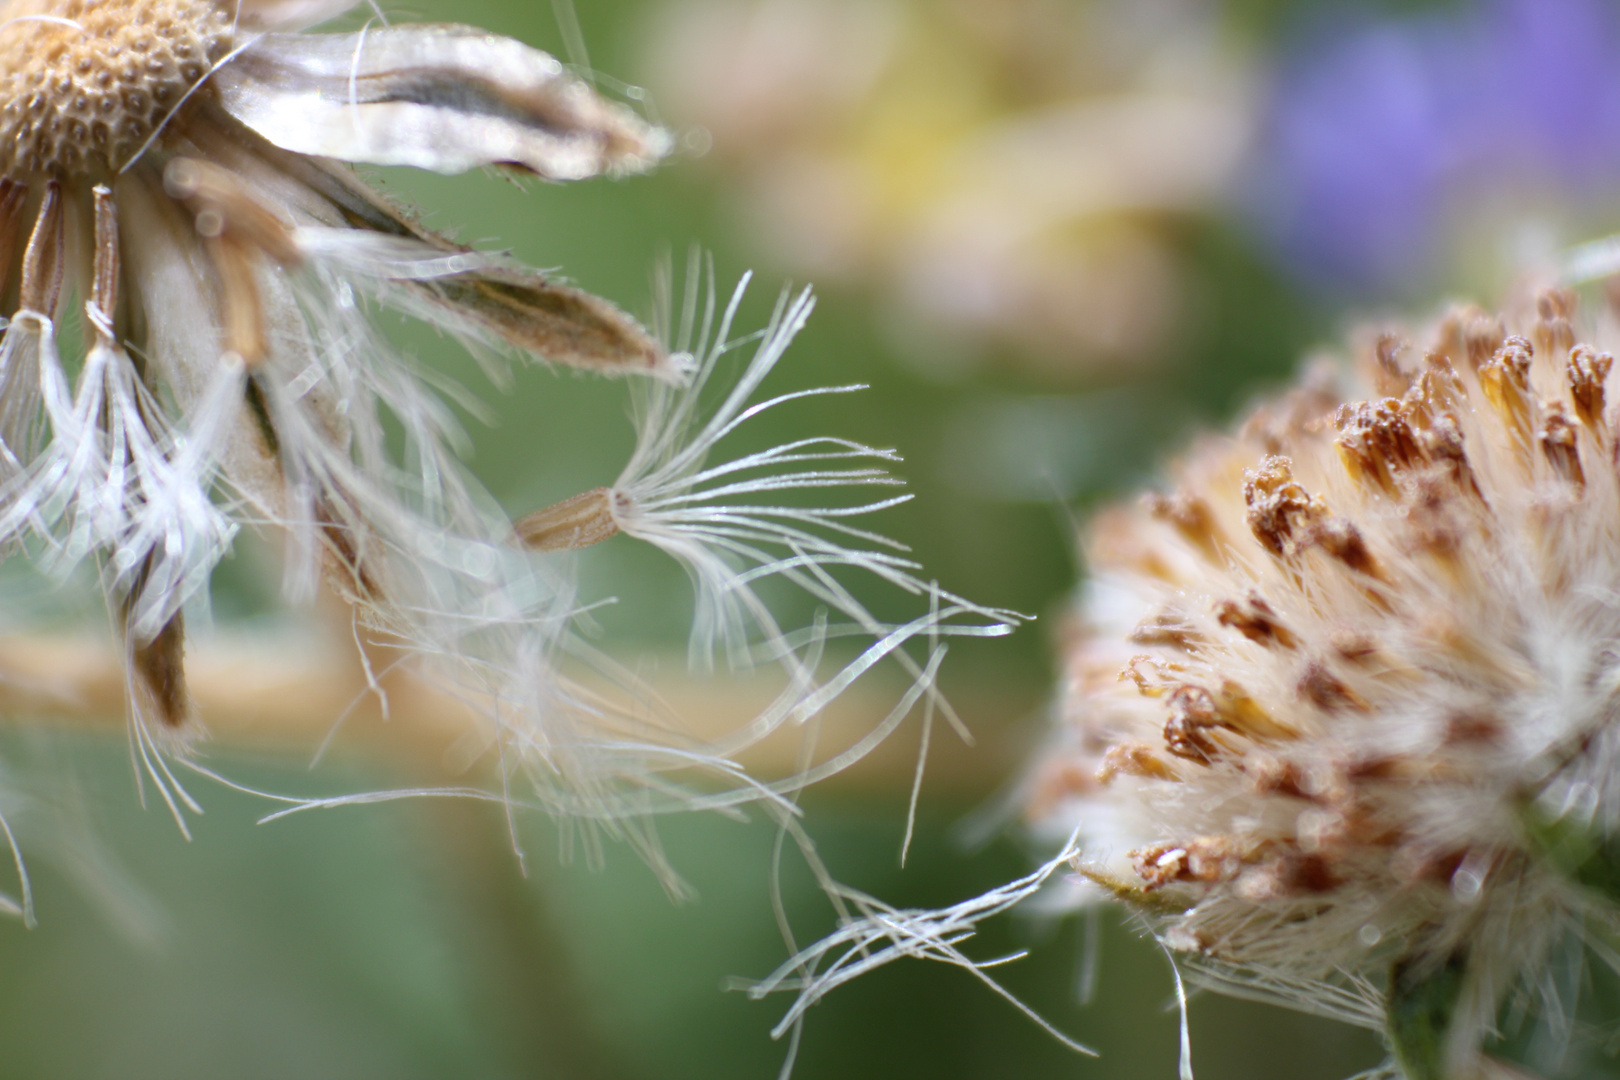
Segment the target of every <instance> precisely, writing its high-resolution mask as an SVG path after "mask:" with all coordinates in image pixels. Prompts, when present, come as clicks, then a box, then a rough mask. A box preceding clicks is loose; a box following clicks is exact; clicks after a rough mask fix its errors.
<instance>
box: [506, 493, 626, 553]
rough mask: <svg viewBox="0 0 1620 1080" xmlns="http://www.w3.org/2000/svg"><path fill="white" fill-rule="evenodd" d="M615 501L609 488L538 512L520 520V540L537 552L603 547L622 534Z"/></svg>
mask: <svg viewBox="0 0 1620 1080" xmlns="http://www.w3.org/2000/svg"><path fill="white" fill-rule="evenodd" d="M615 498H616V496H615V495H614V493H613V491H612V490H611V489H609V488H605V487H599V488H592V489H591V490H590V491H587V492H584V493H583V494H580V495H575V496H574V497H573V498H571V499H564V500H563V501H562V502H560V503H555V504H553V505H551V506H548V507H546V508H545V509H544V510H536V511H535V512H534V513H532V514H529V515H528V516H526V517H523V518H520V519H518V522H517V525H516V528H517V534H518V539H520V540H521V541H523V544H524V546H525V547H528V548H531V549H532V550H534V551H573V550H575V549H577V548H583V547H590V546H591V545H592V544H600V543H601V542H602V541H604V540H606V539H608V538H609V537H612V536H616V535H618V532H619V523H618V520H617V519H616V518H615V517H614V514H613V504H614V499H615Z"/></svg>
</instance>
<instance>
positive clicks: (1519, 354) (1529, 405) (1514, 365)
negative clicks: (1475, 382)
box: [1479, 337, 1535, 443]
mask: <svg viewBox="0 0 1620 1080" xmlns="http://www.w3.org/2000/svg"><path fill="white" fill-rule="evenodd" d="M1530 357H1531V350H1530V343H1529V342H1528V341H1526V340H1525V339H1524V338H1521V337H1510V338H1508V339H1507V340H1506V341H1505V342H1503V344H1502V347H1501V348H1500V349H1498V350H1497V351H1496V355H1495V356H1493V357H1491V360H1490V362H1489V363H1488V364H1486V365H1485V366H1484V367H1482V368H1481V369H1480V372H1479V385H1480V389H1482V390H1484V391H1485V398H1486V400H1487V401H1489V402H1490V403H1491V405H1492V406H1494V407H1495V409H1496V411H1497V414H1498V415H1499V416H1500V417H1501V418H1502V422H1503V423H1504V424H1506V425H1507V427H1508V430H1509V431H1512V432H1515V433H1516V434H1517V435H1518V436H1519V438H1520V439H1521V441H1524V442H1526V443H1528V441H1529V438H1530V434H1531V427H1532V424H1533V421H1534V404H1535V403H1534V399H1533V398H1532V397H1531V396H1530Z"/></svg>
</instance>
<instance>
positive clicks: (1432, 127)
mask: <svg viewBox="0 0 1620 1080" xmlns="http://www.w3.org/2000/svg"><path fill="white" fill-rule="evenodd" d="M1617 59H1620V7H1617V6H1616V5H1615V4H1613V3H1612V0H1479V2H1477V3H1470V4H1466V5H1463V6H1462V7H1461V8H1460V9H1459V8H1451V9H1448V10H1446V11H1443V12H1438V13H1434V14H1430V15H1426V16H1420V17H1409V18H1405V19H1399V20H1391V19H1382V20H1380V19H1372V18H1369V17H1366V16H1363V17H1362V18H1361V19H1360V20H1358V21H1355V22H1352V23H1350V24H1349V25H1346V22H1345V20H1343V19H1339V20H1337V21H1336V22H1334V23H1333V24H1332V25H1331V26H1321V25H1319V26H1317V27H1314V28H1313V30H1312V32H1310V33H1308V34H1306V35H1303V36H1302V38H1301V39H1300V41H1299V43H1298V45H1297V46H1296V47H1295V48H1293V49H1292V50H1290V53H1289V55H1288V57H1287V59H1285V61H1284V62H1283V64H1282V65H1281V68H1280V70H1279V72H1278V75H1277V77H1276V79H1275V81H1274V84H1273V88H1272V95H1271V105H1270V114H1269V116H1268V118H1267V129H1266V133H1265V138H1264V140H1263V141H1262V144H1261V149H1260V154H1259V158H1258V161H1257V176H1256V177H1255V183H1254V185H1253V186H1252V188H1251V190H1252V191H1253V192H1254V193H1255V198H1254V200H1253V203H1252V210H1253V212H1254V214H1255V216H1256V217H1257V218H1258V219H1259V221H1260V223H1261V225H1262V228H1263V229H1264V230H1265V232H1266V233H1267V234H1268V235H1269V236H1270V238H1271V240H1272V242H1273V243H1274V244H1275V245H1276V247H1277V248H1278V250H1279V252H1280V254H1281V255H1282V257H1283V258H1284V260H1285V261H1286V262H1287V263H1288V264H1289V266H1290V268H1291V269H1293V270H1294V271H1296V272H1298V273H1300V274H1301V275H1303V276H1304V277H1305V278H1306V279H1307V281H1309V282H1310V283H1311V284H1313V285H1315V286H1316V287H1319V288H1327V289H1332V290H1347V291H1354V292H1361V293H1374V294H1388V293H1391V292H1399V291H1402V290H1404V289H1408V288H1411V287H1412V286H1414V285H1416V284H1418V283H1419V282H1421V281H1422V280H1423V279H1424V278H1425V277H1426V276H1427V275H1428V274H1429V273H1432V272H1433V271H1434V270H1435V269H1436V252H1437V250H1438V249H1439V248H1440V247H1441V244H1440V243H1439V241H1442V240H1443V239H1444V237H1443V235H1442V233H1443V230H1444V228H1445V227H1446V226H1448V225H1452V226H1455V225H1456V224H1457V221H1456V215H1457V213H1458V210H1459V208H1460V207H1466V206H1469V205H1479V203H1480V202H1482V201H1488V200H1491V199H1493V198H1494V199H1496V200H1498V203H1499V201H1500V200H1501V199H1502V198H1503V197H1504V196H1506V197H1508V198H1509V199H1512V198H1514V197H1515V194H1516V193H1522V192H1529V191H1537V192H1545V191H1548V190H1551V191H1554V192H1556V193H1558V196H1559V197H1560V199H1561V200H1567V201H1568V202H1570V203H1572V204H1577V205H1588V206H1589V205H1590V204H1591V202H1592V201H1593V200H1595V199H1598V198H1602V197H1604V196H1609V197H1613V196H1615V195H1620V63H1617Z"/></svg>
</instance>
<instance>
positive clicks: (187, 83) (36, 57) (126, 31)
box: [0, 0, 231, 179]
mask: <svg viewBox="0 0 1620 1080" xmlns="http://www.w3.org/2000/svg"><path fill="white" fill-rule="evenodd" d="M230 40H231V18H230V15H229V13H228V12H226V11H225V10H224V9H223V8H222V7H221V6H220V5H218V4H216V3H213V2H211V0H14V2H12V3H9V4H4V5H3V6H0V172H3V173H4V174H5V175H7V176H10V177H13V178H17V179H22V178H25V177H27V176H29V175H31V174H49V175H54V176H63V177H66V176H74V175H94V174H98V173H101V172H103V171H106V170H109V169H117V168H118V167H119V166H121V165H122V164H123V163H124V161H125V160H127V158H128V157H129V155H131V154H134V153H135V152H136V151H137V150H139V149H140V147H141V145H142V144H143V143H144V142H145V141H146V140H147V138H149V137H150V136H151V134H152V132H153V131H154V130H156V128H157V126H158V124H160V123H161V122H162V121H163V119H164V117H166V116H167V115H168V114H169V113H170V111H171V110H173V109H174V108H175V106H176V105H178V104H179V103H180V101H181V99H182V98H183V97H184V96H185V94H186V91H188V90H190V89H191V88H192V87H193V86H195V85H196V84H197V83H198V82H199V81H200V80H201V79H202V78H203V77H204V76H206V75H207V74H208V71H209V69H210V68H211V67H212V66H213V65H214V63H215V62H217V61H218V60H219V59H220V58H221V57H222V56H224V55H225V54H226V53H227V52H228V51H229V50H230Z"/></svg>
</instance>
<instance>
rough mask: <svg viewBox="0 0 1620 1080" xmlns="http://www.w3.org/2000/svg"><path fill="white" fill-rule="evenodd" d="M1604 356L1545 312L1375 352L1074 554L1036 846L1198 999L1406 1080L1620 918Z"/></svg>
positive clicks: (1204, 453)
mask: <svg viewBox="0 0 1620 1080" xmlns="http://www.w3.org/2000/svg"><path fill="white" fill-rule="evenodd" d="M1615 332H1616V330H1615V326H1614V319H1613V316H1612V315H1611V314H1606V313H1600V314H1599V316H1598V317H1595V318H1589V319H1586V320H1584V321H1583V320H1582V319H1581V318H1580V317H1579V316H1578V314H1577V311H1576V305H1575V298H1574V296H1573V295H1572V294H1568V293H1565V292H1561V291H1551V292H1547V293H1544V294H1542V295H1540V296H1539V297H1537V298H1536V299H1535V300H1534V302H1527V303H1519V304H1516V305H1514V306H1512V307H1511V308H1510V309H1509V310H1507V311H1506V312H1504V313H1502V314H1501V315H1490V314H1487V313H1486V312H1484V311H1481V310H1479V309H1475V308H1464V309H1458V310H1454V311H1452V312H1450V313H1449V314H1447V315H1446V316H1445V317H1443V318H1442V319H1440V320H1439V321H1438V322H1437V323H1436V324H1435V325H1432V326H1430V327H1427V328H1424V329H1423V330H1421V331H1418V332H1414V333H1410V334H1407V333H1401V334H1395V333H1386V334H1381V335H1377V336H1375V337H1369V338H1368V339H1367V340H1366V341H1365V342H1364V343H1363V345H1362V347H1361V348H1359V350H1358V351H1357V353H1356V356H1355V362H1354V364H1352V365H1349V366H1347V367H1344V368H1340V367H1335V366H1331V365H1330V366H1327V367H1321V366H1319V367H1316V368H1313V369H1311V370H1310V371H1309V372H1308V373H1307V374H1306V376H1305V377H1304V379H1303V380H1302V382H1301V384H1300V385H1299V386H1298V387H1297V388H1295V389H1294V390H1293V391H1291V392H1290V393H1289V394H1287V395H1285V396H1283V397H1282V398H1280V399H1278V400H1275V401H1272V402H1269V403H1266V404H1264V405H1262V406H1261V407H1260V408H1258V409H1257V410H1256V411H1255V413H1254V414H1253V415H1252V416H1251V417H1250V418H1249V419H1248V421H1247V422H1246V423H1245V424H1244V425H1242V427H1241V428H1240V430H1239V433H1238V434H1237V435H1235V436H1232V437H1227V438H1216V437H1209V438H1206V439H1204V440H1202V441H1200V442H1198V443H1196V444H1195V445H1194V446H1193V448H1192V449H1191V450H1190V451H1188V452H1187V453H1186V454H1185V455H1184V457H1183V458H1182V459H1181V460H1180V461H1179V462H1178V463H1177V464H1176V465H1175V466H1174V467H1173V469H1172V470H1171V475H1170V483H1169V485H1168V486H1167V489H1166V490H1164V491H1162V492H1159V493H1152V494H1149V495H1147V496H1146V497H1144V498H1143V499H1142V500H1141V501H1140V502H1138V503H1137V504H1135V505H1133V506H1126V507H1120V508H1116V509H1114V510H1111V511H1107V512H1105V513H1103V514H1102V515H1101V516H1100V517H1099V518H1098V519H1097V520H1096V521H1095V523H1094V524H1093V526H1092V528H1091V531H1090V535H1089V538H1088V556H1089V559H1090V562H1091V567H1092V576H1093V580H1092V583H1091V585H1090V586H1089V588H1088V590H1087V593H1086V595H1085V598H1084V600H1083V602H1082V605H1081V609H1080V612H1079V619H1078V620H1077V623H1078V625H1077V630H1076V634H1075V636H1074V637H1073V638H1072V641H1071V644H1070V645H1069V646H1068V647H1067V651H1066V654H1065V662H1066V677H1065V682H1064V686H1063V695H1062V706H1061V710H1062V711H1061V724H1060V730H1059V734H1058V737H1057V738H1056V740H1055V741H1054V743H1053V745H1052V746H1051V747H1050V748H1049V749H1048V751H1047V752H1046V753H1045V754H1044V755H1043V758H1042V761H1041V765H1040V769H1039V772H1038V778H1037V782H1036V783H1035V785H1034V787H1033V789H1032V796H1031V800H1030V802H1029V804H1028V813H1029V815H1030V816H1031V818H1032V819H1033V820H1034V821H1035V822H1037V823H1038V825H1039V827H1040V828H1042V829H1044V830H1048V831H1049V832H1050V833H1051V834H1052V835H1054V836H1068V835H1070V834H1071V833H1072V832H1073V831H1074V830H1075V829H1076V828H1077V827H1078V829H1079V837H1080V848H1081V852H1082V854H1081V855H1080V856H1078V858H1077V866H1078V867H1079V868H1080V869H1081V870H1082V872H1083V873H1084V874H1085V875H1086V876H1087V877H1088V878H1090V879H1091V880H1092V881H1093V882H1095V883H1097V884H1098V885H1101V886H1102V887H1103V889H1104V891H1106V892H1107V893H1109V894H1111V895H1113V896H1114V897H1116V898H1120V899H1123V900H1125V901H1126V902H1127V903H1129V904H1131V905H1132V906H1134V907H1135V908H1137V910H1138V911H1139V912H1141V913H1142V914H1143V917H1144V918H1145V919H1147V921H1148V923H1149V924H1150V925H1151V926H1152V927H1153V929H1154V930H1155V932H1156V933H1157V934H1158V936H1159V938H1160V940H1161V941H1162V942H1163V943H1164V944H1165V945H1166V946H1167V947H1168V948H1170V949H1171V950H1172V951H1174V952H1176V953H1178V954H1180V958H1181V959H1182V960H1183V961H1184V962H1185V964H1186V965H1187V967H1188V968H1189V970H1190V971H1191V972H1192V973H1193V974H1195V975H1196V976H1197V977H1200V978H1202V979H1203V980H1205V981H1206V982H1209V983H1212V984H1214V985H1215V986H1216V987H1217V988H1225V989H1227V990H1230V991H1233V992H1240V993H1245V994H1251V995H1252V994H1259V995H1261V996H1265V997H1269V998H1271V999H1274V1000H1277V1001H1279V1002H1281V1003H1283V1004H1286V1005H1291V1006H1293V1007H1296V1008H1302V1009H1307V1010H1310V1011H1315V1012H1319V1013H1322V1014H1326V1015H1330V1016H1336V1017H1339V1018H1341V1019H1345V1020H1349V1021H1351V1022H1354V1023H1359V1024H1364V1025H1367V1026H1371V1027H1374V1028H1378V1029H1380V1030H1382V1031H1383V1032H1384V1033H1385V1035H1386V1038H1388V1039H1389V1040H1390V1041H1391V1044H1392V1045H1393V1047H1394V1049H1395V1051H1396V1056H1397V1058H1398V1059H1399V1060H1400V1061H1401V1062H1402V1064H1403V1067H1405V1068H1406V1069H1407V1070H1408V1072H1409V1073H1410V1074H1411V1075H1414V1076H1431V1075H1432V1076H1452V1075H1463V1074H1464V1073H1466V1072H1467V1070H1468V1069H1470V1068H1473V1067H1474V1064H1473V1063H1476V1062H1477V1061H1478V1060H1479V1054H1480V1053H1481V1047H1482V1046H1483V1044H1484V1043H1485V1042H1486V1040H1487V1039H1488V1038H1489V1037H1490V1036H1491V1034H1492V1033H1493V1031H1494V1030H1495V1027H1494V1025H1495V1020H1496V1016H1497V1011H1498V1009H1499V1008H1501V1007H1502V1006H1503V1003H1504V1002H1505V1001H1507V1000H1508V998H1509V996H1510V995H1512V994H1514V993H1515V992H1519V991H1522V990H1523V989H1524V988H1525V987H1526V986H1529V985H1533V984H1536V983H1537V982H1538V980H1540V979H1541V972H1542V970H1543V967H1544V965H1545V964H1546V963H1547V962H1548V958H1549V956H1550V954H1551V952H1552V950H1553V948H1554V946H1555V944H1556V943H1557V942H1558V941H1559V940H1560V939H1563V938H1566V937H1567V936H1569V935H1574V936H1575V937H1576V938H1580V937H1581V936H1582V935H1583V934H1584V933H1585V931H1584V929H1583V928H1584V927H1585V926H1587V925H1588V923H1589V921H1592V920H1596V921H1598V922H1607V921H1609V920H1611V919H1612V917H1613V915H1614V913H1615V903H1616V901H1617V900H1620V895H1617V894H1616V892H1615V891H1614V888H1613V883H1612V881H1610V880H1608V879H1606V878H1605V877H1604V875H1605V874H1606V873H1607V874H1609V875H1610V876H1611V877H1612V871H1609V870H1607V869H1606V868H1607V867H1609V866H1612V855H1613V850H1614V849H1613V848H1612V847H1610V846H1609V845H1611V844H1612V842H1613V840H1612V838H1614V837H1616V836H1620V779H1617V778H1620V757H1617V754H1620V736H1617V733H1616V731H1615V730H1614V715H1615V712H1614V703H1615V700H1616V698H1615V694H1616V690H1617V689H1620V555H1617V552H1620V483H1617V481H1616V474H1615V461H1616V456H1615V454H1616V447H1617V429H1616V427H1615V413H1614V411H1613V410H1612V409H1611V408H1610V406H1609V404H1608V402H1609V401H1610V400H1611V399H1612V394H1611V393H1610V390H1609V383H1608V380H1609V375H1610V371H1611V367H1612V363H1613V361H1612V356H1611V355H1610V354H1609V353H1608V352H1606V351H1604V350H1603V346H1604V345H1605V344H1606V343H1612V341H1613V340H1614V337H1615ZM1555 1011H1556V1010H1555ZM1414 1018H1417V1019H1414ZM1414 1024H1416V1025H1418V1027H1417V1028H1414V1027H1413V1026H1412V1025H1414ZM1425 1025H1426V1026H1425ZM1418 1028H1422V1030H1421V1031H1420V1030H1418ZM1431 1035H1432V1036H1433V1038H1432V1039H1431V1038H1429V1036H1431ZM1425 1040H1427V1042H1426V1041H1425ZM1430 1043H1432V1044H1433V1046H1432V1047H1431V1048H1430V1050H1423V1049H1422V1046H1427V1045H1429V1044H1430ZM1433 1047H1439V1049H1434V1048H1433ZM1431 1051H1432V1054H1431ZM1426 1054H1427V1055H1430V1056H1424V1055H1426ZM1414 1055H1416V1056H1414ZM1428 1070H1432V1071H1428ZM1470 1075H1471V1074H1470Z"/></svg>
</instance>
